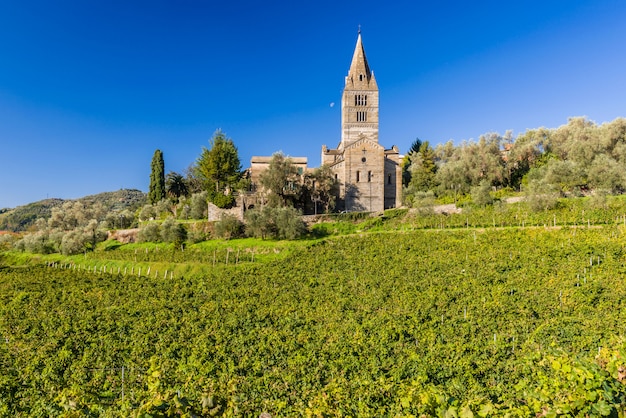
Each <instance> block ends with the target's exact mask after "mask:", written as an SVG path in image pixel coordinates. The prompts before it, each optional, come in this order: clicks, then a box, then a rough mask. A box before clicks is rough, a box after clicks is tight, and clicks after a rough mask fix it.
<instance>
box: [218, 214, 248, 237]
mask: <svg viewBox="0 0 626 418" xmlns="http://www.w3.org/2000/svg"><path fill="white" fill-rule="evenodd" d="M215 235H217V236H218V237H220V238H224V239H231V238H237V237H240V236H242V235H243V223H242V222H241V221H240V220H239V219H237V217H236V216H233V215H222V218H221V219H220V220H219V221H217V222H216V223H215Z"/></svg>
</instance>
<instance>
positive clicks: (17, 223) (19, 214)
mask: <svg viewBox="0 0 626 418" xmlns="http://www.w3.org/2000/svg"><path fill="white" fill-rule="evenodd" d="M145 199H146V194H145V193H143V192H142V191H140V190H134V189H121V190H117V191H115V192H104V193H99V194H95V195H89V196H85V197H82V198H79V199H74V200H70V201H79V202H82V203H84V204H85V205H87V206H88V205H94V204H101V205H102V206H103V207H104V208H105V209H106V210H107V211H121V210H124V209H130V210H132V211H134V210H136V209H137V208H139V207H141V205H143V204H144V203H145ZM67 201H68V200H64V199H44V200H40V201H38V202H33V203H29V204H27V205H23V206H18V207H16V208H14V209H7V210H6V211H5V212H3V213H0V231H3V230H4V231H12V232H20V231H26V230H27V229H28V228H29V227H30V226H31V225H33V224H34V223H35V221H36V220H37V219H39V218H43V219H48V218H49V217H50V213H51V211H52V208H55V207H60V206H61V205H63V203H65V202H67Z"/></svg>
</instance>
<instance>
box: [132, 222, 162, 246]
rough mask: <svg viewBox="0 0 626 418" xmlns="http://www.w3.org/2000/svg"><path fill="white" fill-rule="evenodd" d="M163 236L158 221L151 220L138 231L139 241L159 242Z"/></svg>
mask: <svg viewBox="0 0 626 418" xmlns="http://www.w3.org/2000/svg"><path fill="white" fill-rule="evenodd" d="M160 238H161V228H160V227H159V224H158V223H156V222H149V223H147V224H145V225H144V226H142V227H141V228H140V229H139V232H138V233H137V241H139V242H159V241H160Z"/></svg>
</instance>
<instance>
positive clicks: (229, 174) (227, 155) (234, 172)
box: [191, 130, 241, 206]
mask: <svg viewBox="0 0 626 418" xmlns="http://www.w3.org/2000/svg"><path fill="white" fill-rule="evenodd" d="M210 143H211V149H207V148H206V147H202V154H201V155H200V157H198V159H197V160H196V164H195V166H194V167H193V168H192V170H191V171H192V173H193V175H194V176H195V177H196V179H197V180H198V181H199V183H200V184H201V185H202V189H203V190H206V191H207V192H208V193H209V200H211V201H212V202H213V203H215V204H216V205H218V206H222V205H220V204H219V203H220V202H223V201H224V199H223V196H225V195H231V192H232V191H233V190H235V189H237V187H238V183H239V180H240V179H241V162H240V161H239V154H238V152H237V147H236V146H235V144H234V142H233V140H232V139H230V138H228V137H227V136H226V135H225V134H224V133H223V132H222V131H221V130H217V131H216V132H215V133H214V134H213V137H212V138H211V141H210ZM231 197H232V195H231Z"/></svg>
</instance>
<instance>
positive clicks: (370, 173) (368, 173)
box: [367, 171, 372, 183]
mask: <svg viewBox="0 0 626 418" xmlns="http://www.w3.org/2000/svg"><path fill="white" fill-rule="evenodd" d="M371 181H372V172H371V171H368V172H367V182H368V183H370V182H371Z"/></svg>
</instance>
